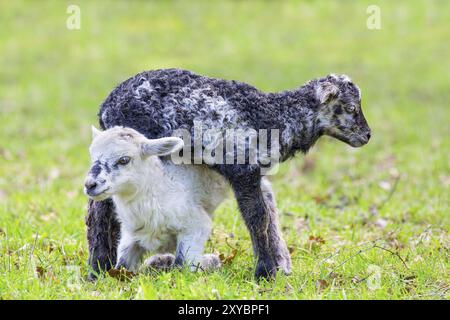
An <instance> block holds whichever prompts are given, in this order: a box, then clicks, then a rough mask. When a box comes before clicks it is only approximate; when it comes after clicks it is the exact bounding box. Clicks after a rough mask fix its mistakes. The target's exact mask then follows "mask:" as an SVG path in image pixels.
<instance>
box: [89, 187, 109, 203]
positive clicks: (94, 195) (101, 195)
mask: <svg viewBox="0 0 450 320" xmlns="http://www.w3.org/2000/svg"><path fill="white" fill-rule="evenodd" d="M109 189H111V188H110V187H108V188H105V189H103V190H101V191H98V192H86V194H87V195H88V197H89V198H91V199H93V200H103V199H106V198H108V197H109V195H107V194H106V191H108V190H109Z"/></svg>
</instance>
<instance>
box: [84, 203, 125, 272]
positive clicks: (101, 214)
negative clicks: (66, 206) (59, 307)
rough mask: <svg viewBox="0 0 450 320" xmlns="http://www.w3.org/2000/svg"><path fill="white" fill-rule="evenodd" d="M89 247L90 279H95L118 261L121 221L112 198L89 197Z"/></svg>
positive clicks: (87, 219) (87, 221)
mask: <svg viewBox="0 0 450 320" xmlns="http://www.w3.org/2000/svg"><path fill="white" fill-rule="evenodd" d="M86 227H87V232H86V234H87V240H88V247H89V260H88V263H89V266H90V268H91V270H90V271H89V275H88V279H89V280H94V279H95V278H96V276H97V274H98V273H99V272H100V271H106V270H109V269H110V268H111V267H112V266H113V265H114V264H115V263H116V254H117V244H118V239H119V236H120V223H119V222H118V221H117V220H116V212H115V209H114V204H113V202H112V200H111V199H107V200H104V201H93V200H91V199H89V202H88V213H87V216H86Z"/></svg>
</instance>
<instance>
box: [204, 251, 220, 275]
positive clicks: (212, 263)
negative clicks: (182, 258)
mask: <svg viewBox="0 0 450 320" xmlns="http://www.w3.org/2000/svg"><path fill="white" fill-rule="evenodd" d="M221 266H222V263H221V262H220V258H219V257H218V256H217V255H215V254H204V255H203V256H202V261H201V268H202V270H203V271H211V270H216V269H219V268H220V267H221Z"/></svg>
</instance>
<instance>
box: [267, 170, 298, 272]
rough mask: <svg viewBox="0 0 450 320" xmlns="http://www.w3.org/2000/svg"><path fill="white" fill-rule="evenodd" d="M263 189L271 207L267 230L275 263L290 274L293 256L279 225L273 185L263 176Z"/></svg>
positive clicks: (269, 207) (268, 206) (268, 205)
mask: <svg viewBox="0 0 450 320" xmlns="http://www.w3.org/2000/svg"><path fill="white" fill-rule="evenodd" d="M261 189H262V192H263V196H264V202H265V203H266V206H267V208H268V209H269V226H268V229H267V232H268V236H269V246H270V248H271V252H272V253H273V255H274V259H275V264H276V266H277V268H278V269H281V270H282V271H283V272H284V273H285V274H290V273H291V256H290V254H289V250H288V248H287V246H286V242H285V241H284V239H283V237H282V234H281V230H280V227H279V222H278V210H277V207H276V201H275V196H274V194H273V191H272V186H271V184H270V182H269V181H268V180H267V179H266V178H263V179H262V181H261Z"/></svg>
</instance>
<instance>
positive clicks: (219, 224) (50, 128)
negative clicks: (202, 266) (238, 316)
mask: <svg viewBox="0 0 450 320" xmlns="http://www.w3.org/2000/svg"><path fill="white" fill-rule="evenodd" d="M74 2H75V3H78V4H79V6H80V8H81V15H82V16H81V18H82V24H81V30H74V31H69V30H68V29H66V18H67V14H66V7H67V5H68V4H69V2H67V3H66V2H64V1H39V3H36V2H32V1H28V2H23V1H3V2H1V3H0V21H1V22H0V24H1V28H0V59H1V60H0V128H1V129H0V130H1V131H0V160H1V161H0V204H1V205H0V299H36V298H37V299H55V298H58V299H138V298H148V299H184V298H194V299H216V298H222V299H229V298H239V299H241V298H242V299H448V298H449V292H450V291H449V288H450V280H449V278H450V271H449V248H450V242H449V235H448V231H449V226H450V223H449V222H450V221H449V213H450V212H449V194H450V192H449V188H450V159H449V149H450V139H449V134H450V126H449V123H450V109H449V102H448V101H450V94H449V87H450V65H449V56H450V47H449V46H450V38H449V29H450V26H449V21H450V2H448V1H444V0H443V1H404V2H394V1H387V0H386V1H375V2H376V4H378V5H379V6H380V8H381V18H382V28H381V30H368V29H367V28H366V19H367V16H368V15H367V14H366V8H367V6H368V5H369V4H372V3H373V2H374V1H358V2H356V1H351V2H350V1H339V2H329V3H324V2H319V1H303V2H296V1H291V2H282V3H281V2H279V3H278V2H277V3H275V2H266V1H261V2H259V1H248V2H241V1H239V2H238V1H229V2H227V1H222V2H217V3H211V2H207V1H200V2H191V1H189V2H187V1H186V2H185V1H183V2H181V1H179V2H175V3H168V2H163V1H155V2H151V3H146V2H143V1H136V2H132V3H127V2H122V3H120V2H103V1H86V2H84V1H70V3H74ZM163 67H179V68H185V69H190V70H193V71H195V72H197V73H200V74H205V75H209V76H214V77H223V78H227V79H238V80H241V81H245V82H248V83H251V84H253V85H255V86H257V87H259V88H261V89H262V90H265V91H277V90H282V89H288V88H294V87H296V86H298V85H300V84H302V83H304V82H305V81H307V80H309V79H312V78H315V77H318V76H323V75H325V74H328V73H330V72H335V73H346V74H348V75H350V76H351V77H352V79H353V80H354V81H355V82H356V83H357V84H359V86H360V87H361V89H362V92H363V108H364V111H365V114H366V118H367V120H368V122H369V124H370V126H371V127H372V129H373V138H372V141H371V142H370V143H369V144H368V145H367V146H365V147H364V148H361V149H351V148H350V147H348V146H346V145H344V144H343V143H340V142H338V141H336V140H332V139H329V138H323V139H321V141H320V142H319V143H318V144H317V145H316V147H315V148H314V150H312V152H311V153H310V154H309V155H307V156H306V157H302V156H299V157H297V158H296V159H295V160H291V161H289V162H287V163H285V164H283V165H282V166H281V167H280V171H279V173H278V174H276V175H274V176H272V177H271V180H272V181H273V184H274V189H275V191H276V196H277V201H278V207H279V211H280V216H281V217H280V219H281V224H282V228H283V233H284V236H285V239H286V241H287V243H288V245H289V247H290V249H291V251H292V260H293V273H292V275H290V276H283V275H280V276H279V277H278V278H277V279H276V281H274V282H267V283H266V282H262V283H256V282H255V281H254V280H253V269H254V261H253V257H252V252H251V243H250V239H249V235H248V233H247V231H246V229H245V226H244V224H243V222H242V220H241V218H240V216H239V213H238V211H237V208H236V204H235V202H234V201H233V200H232V199H230V200H229V201H227V202H226V203H224V204H223V205H222V206H221V207H220V208H219V209H218V211H217V212H216V215H215V220H214V233H213V235H212V237H211V240H210V241H209V243H208V246H207V247H208V251H216V252H218V253H221V254H223V255H224V256H225V257H229V256H232V254H233V250H234V248H235V249H237V254H236V256H235V258H234V259H231V262H230V263H229V264H227V265H225V266H224V267H223V269H221V270H220V271H218V272H214V273H210V274H191V273H188V272H185V271H173V272H169V273H161V274H156V275H140V276H137V277H135V278H133V279H132V280H130V281H125V282H119V281H117V280H116V279H114V278H111V277H105V278H104V279H102V280H100V281H98V282H96V283H89V282H86V281H85V280H84V277H85V276H86V274H87V264H86V260H87V244H86V240H85V226H84V216H85V213H86V198H85V196H84V195H83V193H82V183H83V180H84V175H85V173H86V171H87V170H88V166H89V159H88V152H87V148H88V145H89V143H90V125H91V124H95V123H96V121H97V119H96V113H97V111H98V106H99V104H100V103H101V102H102V100H103V99H104V98H105V97H106V96H107V94H108V93H109V92H110V90H111V89H112V88H113V87H114V86H115V85H116V84H117V83H119V82H120V81H122V80H124V79H126V78H127V77H129V76H131V75H133V74H135V73H137V72H139V71H141V70H144V69H155V68H163Z"/></svg>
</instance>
